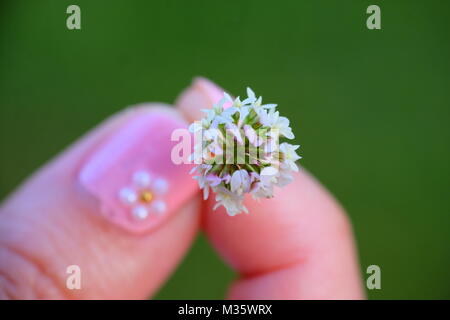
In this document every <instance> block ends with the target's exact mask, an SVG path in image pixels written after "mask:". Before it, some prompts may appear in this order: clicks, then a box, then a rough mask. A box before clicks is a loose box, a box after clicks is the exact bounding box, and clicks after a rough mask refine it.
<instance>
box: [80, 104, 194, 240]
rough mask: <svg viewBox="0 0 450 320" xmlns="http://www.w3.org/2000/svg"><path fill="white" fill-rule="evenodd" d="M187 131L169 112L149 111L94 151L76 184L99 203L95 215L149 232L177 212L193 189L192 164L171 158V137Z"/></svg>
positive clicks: (132, 230) (133, 230) (192, 193)
mask: <svg viewBox="0 0 450 320" xmlns="http://www.w3.org/2000/svg"><path fill="white" fill-rule="evenodd" d="M186 127H187V125H186V123H184V122H183V121H182V120H181V119H178V118H176V117H175V116H174V115H172V114H170V113H168V112H167V113H166V112H162V111H153V112H149V113H147V114H143V115H139V116H137V117H136V118H133V119H131V120H130V122H129V123H127V124H125V126H124V127H122V128H121V129H120V130H119V131H118V132H117V133H116V134H115V135H113V136H112V137H111V138H110V139H109V140H108V141H106V142H105V143H104V144H103V145H101V146H100V147H99V148H98V149H97V150H96V151H94V153H93V154H92V155H91V157H90V158H88V159H87V162H86V163H85V164H84V166H83V167H82V169H81V171H80V174H79V182H80V184H81V186H82V188H83V189H84V190H85V191H86V192H87V193H89V194H90V195H91V196H93V197H95V199H96V200H97V201H95V203H97V204H98V208H96V209H97V210H96V211H98V212H99V213H100V214H102V215H103V216H104V217H106V218H107V219H108V220H110V221H111V222H113V223H115V224H117V225H119V226H121V227H123V228H125V229H127V230H129V231H131V232H147V231H149V230H152V229H154V228H156V227H158V226H159V225H161V224H162V223H163V222H164V221H165V220H166V219H168V217H170V215H171V214H173V213H174V212H176V211H177V210H178V209H179V208H180V207H181V206H182V205H183V203H185V202H186V201H187V200H188V199H189V198H190V197H192V196H193V195H194V194H195V193H196V191H197V186H196V184H195V181H194V180H193V179H192V178H191V177H190V175H189V170H190V169H191V166H190V165H186V164H175V163H174V162H173V161H172V160H171V151H172V148H173V146H174V145H175V144H176V143H177V142H174V141H171V134H172V132H173V130H175V129H179V128H186Z"/></svg>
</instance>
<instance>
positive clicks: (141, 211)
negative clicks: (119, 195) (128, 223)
mask: <svg viewBox="0 0 450 320" xmlns="http://www.w3.org/2000/svg"><path fill="white" fill-rule="evenodd" d="M133 216H134V217H135V218H136V219H139V220H144V219H145V218H147V217H148V210H147V208H146V207H144V206H137V207H134V208H133Z"/></svg>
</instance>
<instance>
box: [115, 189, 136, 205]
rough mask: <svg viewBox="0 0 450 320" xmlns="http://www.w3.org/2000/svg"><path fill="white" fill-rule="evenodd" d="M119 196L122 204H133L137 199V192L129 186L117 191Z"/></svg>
mask: <svg viewBox="0 0 450 320" xmlns="http://www.w3.org/2000/svg"><path fill="white" fill-rule="evenodd" d="M119 198H120V200H121V201H122V202H123V203H124V204H133V203H135V202H136V201H137V194H136V192H134V191H133V190H131V189H129V188H123V189H121V190H120V191H119Z"/></svg>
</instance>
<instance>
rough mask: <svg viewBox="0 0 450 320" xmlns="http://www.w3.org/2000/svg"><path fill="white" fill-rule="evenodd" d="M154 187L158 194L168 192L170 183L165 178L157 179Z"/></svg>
mask: <svg viewBox="0 0 450 320" xmlns="http://www.w3.org/2000/svg"><path fill="white" fill-rule="evenodd" d="M153 188H154V190H155V192H156V193H158V194H164V193H166V192H167V189H168V188H169V184H168V183H167V181H166V180H164V179H161V178H160V179H157V180H156V181H155V183H154V184H153Z"/></svg>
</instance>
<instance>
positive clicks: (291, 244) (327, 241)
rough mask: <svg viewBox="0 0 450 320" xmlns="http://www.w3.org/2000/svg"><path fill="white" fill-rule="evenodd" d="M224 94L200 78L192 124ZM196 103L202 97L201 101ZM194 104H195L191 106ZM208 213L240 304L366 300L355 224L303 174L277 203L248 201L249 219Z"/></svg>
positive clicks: (186, 107)
mask: <svg viewBox="0 0 450 320" xmlns="http://www.w3.org/2000/svg"><path fill="white" fill-rule="evenodd" d="M222 92H223V90H221V89H220V88H219V87H217V86H216V85H215V84H213V83H212V82H210V81H208V80H206V79H197V80H196V81H195V82H194V83H193V85H192V87H191V88H190V89H188V90H187V91H186V92H185V93H184V94H183V95H182V96H181V97H180V99H179V101H178V106H179V108H180V109H181V111H182V112H183V113H184V115H185V116H186V117H187V118H190V120H192V121H193V120H197V119H198V116H199V113H198V110H199V109H204V108H209V107H211V105H212V104H213V103H215V102H217V101H218V100H219V99H220V97H221V95H222ZM195 98H196V99H197V100H196V101H195ZM186 101H189V103H186ZM213 205H214V201H212V200H210V201H208V202H207V203H206V204H205V206H204V208H203V217H202V219H203V227H204V229H205V232H206V234H207V236H208V238H209V239H210V241H211V242H212V244H213V246H214V247H215V248H216V249H217V251H218V252H219V254H220V255H221V256H222V257H223V258H224V260H225V261H226V262H228V263H229V264H230V265H231V266H232V267H233V268H234V269H235V270H237V271H238V272H239V274H240V278H239V279H238V280H237V281H236V282H235V283H234V284H233V285H232V287H231V289H230V292H229V297H230V298H234V299H360V298H363V297H364V294H363V290H362V286H361V279H360V274H359V268H358V263H357V258H356V253H355V245H354V240H353V235H352V229H351V224H350V222H349V220H348V218H347V216H346V214H345V212H344V211H343V209H342V208H341V207H340V206H339V205H338V204H337V202H336V201H335V200H334V198H333V197H332V196H331V195H330V194H329V193H328V192H327V191H326V190H325V188H323V187H322V186H321V185H320V183H318V182H317V181H316V180H315V179H314V178H313V177H312V176H311V175H309V174H308V173H306V172H305V171H304V170H301V172H300V173H299V174H297V175H296V176H295V179H294V182H293V183H291V184H290V185H288V186H287V187H285V188H283V189H278V193H277V194H276V195H275V197H274V198H272V199H267V200H262V201H261V202H256V201H254V200H252V199H249V198H246V201H245V206H246V207H247V208H248V209H249V212H250V213H249V214H240V215H237V216H234V217H229V216H228V215H227V214H226V213H225V211H224V210H223V209H219V210H217V212H213V211H212V206H213Z"/></svg>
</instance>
